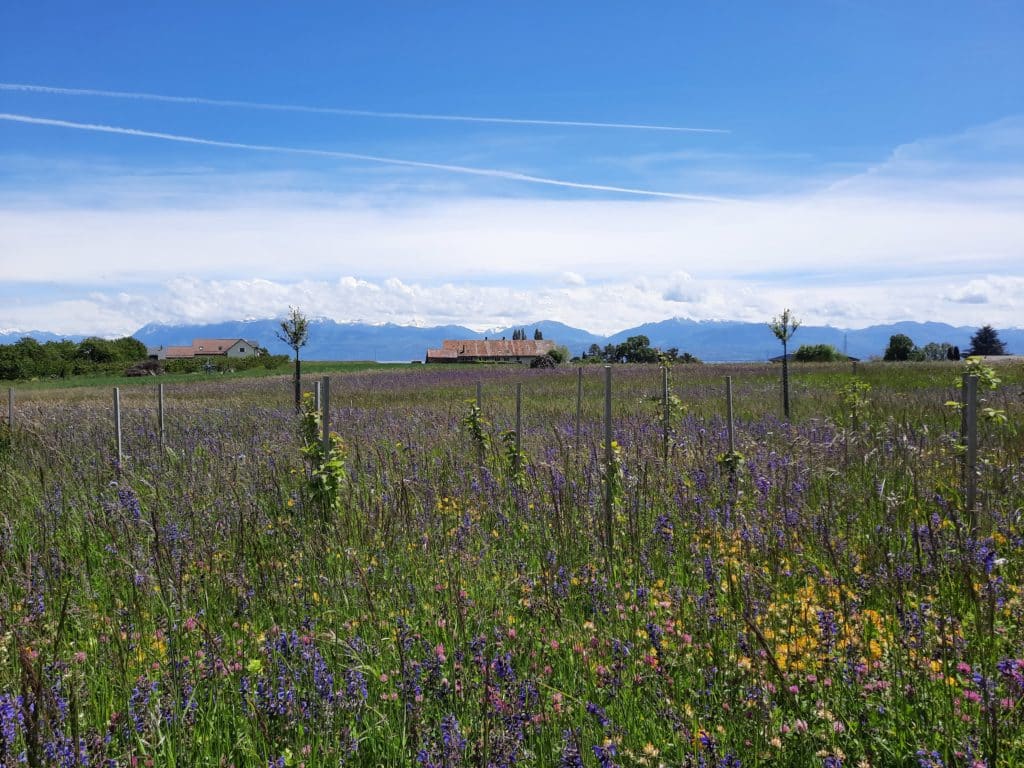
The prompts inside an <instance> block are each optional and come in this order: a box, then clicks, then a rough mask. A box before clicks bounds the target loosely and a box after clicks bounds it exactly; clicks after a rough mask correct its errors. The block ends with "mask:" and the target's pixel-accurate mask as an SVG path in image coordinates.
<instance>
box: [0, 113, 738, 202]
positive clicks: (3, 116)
mask: <svg viewBox="0 0 1024 768" xmlns="http://www.w3.org/2000/svg"><path fill="white" fill-rule="evenodd" d="M0 120H6V121H8V122H12V123H27V124H29V125H47V126H52V127H55V128H74V129H76V130H79V131H95V132H97V133H116V134H120V135H122V136H140V137H143V138H149V139H162V140H164V141H177V142H180V143H182V144H199V145H202V146H204V147H225V148H228V149H246V150H250V151H253V152H276V153H283V154H292V155H309V156H313V157H331V158H336V159H341V160H363V161H366V162H371V163H383V164H386V165H402V166H407V167H411V168H430V169H433V170H437V171H448V172H449V173H462V174H467V175H470V176H488V177H490V178H495V179H506V180H509V181H524V182H528V183H530V184H546V185H548V186H552V187H569V188H571V189H590V190H594V191H597V192H618V193H620V194H626V195H643V196H645V197H664V198H670V199H673V200H696V201H701V202H713V203H725V202H733V201H732V200H730V199H729V198H724V197H711V196H709V195H690V194H685V193H682V192H656V191H654V190H650V189H634V188H631V187H616V186H611V185H607V184H587V183H584V182H579V181H565V180H562V179H550V178H547V177H545V176H531V175H529V174H525V173H518V172H517V171H503V170H500V169H496V168H474V167H471V166H467V165H449V164H446V163H430V162H425V161H422V160H403V159H401V158H396V157H381V156H379V155H361V154H357V153H355V152H337V151H334V150H330V149H305V148H302V147H283V146H278V145H273V144H243V143H242V142H238V141H218V140H217V139H203V138H199V137H197V136H183V135H181V134H177V133H160V132H158V131H143V130H140V129H138V128H121V127H119V126H114V125H97V124H94V123H74V122H71V121H69V120H54V119H51V118H48V117H33V116H31V115H15V114H10V113H6V112H0Z"/></svg>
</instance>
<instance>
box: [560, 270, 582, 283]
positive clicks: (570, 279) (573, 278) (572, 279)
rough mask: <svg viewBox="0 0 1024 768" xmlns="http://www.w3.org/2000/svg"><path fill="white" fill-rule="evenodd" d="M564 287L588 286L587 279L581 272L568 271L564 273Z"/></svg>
mask: <svg viewBox="0 0 1024 768" xmlns="http://www.w3.org/2000/svg"><path fill="white" fill-rule="evenodd" d="M562 283H563V285H586V284H587V281H586V278H584V277H583V275H581V274H580V273H579V272H572V271H566V272H563V273H562Z"/></svg>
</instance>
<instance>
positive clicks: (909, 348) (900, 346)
mask: <svg viewBox="0 0 1024 768" xmlns="http://www.w3.org/2000/svg"><path fill="white" fill-rule="evenodd" d="M915 349H917V347H915V346H914V340H913V339H911V338H910V337H909V336H907V335H906V334H905V333H895V334H893V335H892V336H890V337H889V346H888V347H886V348H885V356H884V357H883V359H884V360H888V361H889V362H902V361H904V360H909V359H910V358H911V357H912V356H913V354H914V350H915Z"/></svg>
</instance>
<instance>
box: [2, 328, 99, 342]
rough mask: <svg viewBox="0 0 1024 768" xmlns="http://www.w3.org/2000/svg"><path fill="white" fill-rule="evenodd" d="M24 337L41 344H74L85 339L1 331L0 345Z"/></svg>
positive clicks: (75, 335)
mask: <svg viewBox="0 0 1024 768" xmlns="http://www.w3.org/2000/svg"><path fill="white" fill-rule="evenodd" d="M26 336H28V337H30V338H33V339H35V340H36V341H38V342H40V343H42V342H45V341H64V340H67V341H73V342H75V343H76V344H77V343H78V342H80V341H81V340H82V339H84V338H87V337H86V336H83V335H82V334H75V333H68V334H59V333H50V332H49V331H3V332H0V344H13V343H14V342H16V341H18V340H20V339H23V338H25V337H26Z"/></svg>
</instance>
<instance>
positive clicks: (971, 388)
mask: <svg viewBox="0 0 1024 768" xmlns="http://www.w3.org/2000/svg"><path fill="white" fill-rule="evenodd" d="M963 405H964V408H963V413H964V430H963V439H964V440H965V447H966V449H967V451H966V454H965V456H964V485H965V488H964V495H965V496H966V505H967V520H968V522H969V524H970V526H971V535H972V536H976V535H977V532H978V509H977V501H978V377H977V376H970V375H968V374H966V373H965V374H964V377H963Z"/></svg>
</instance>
